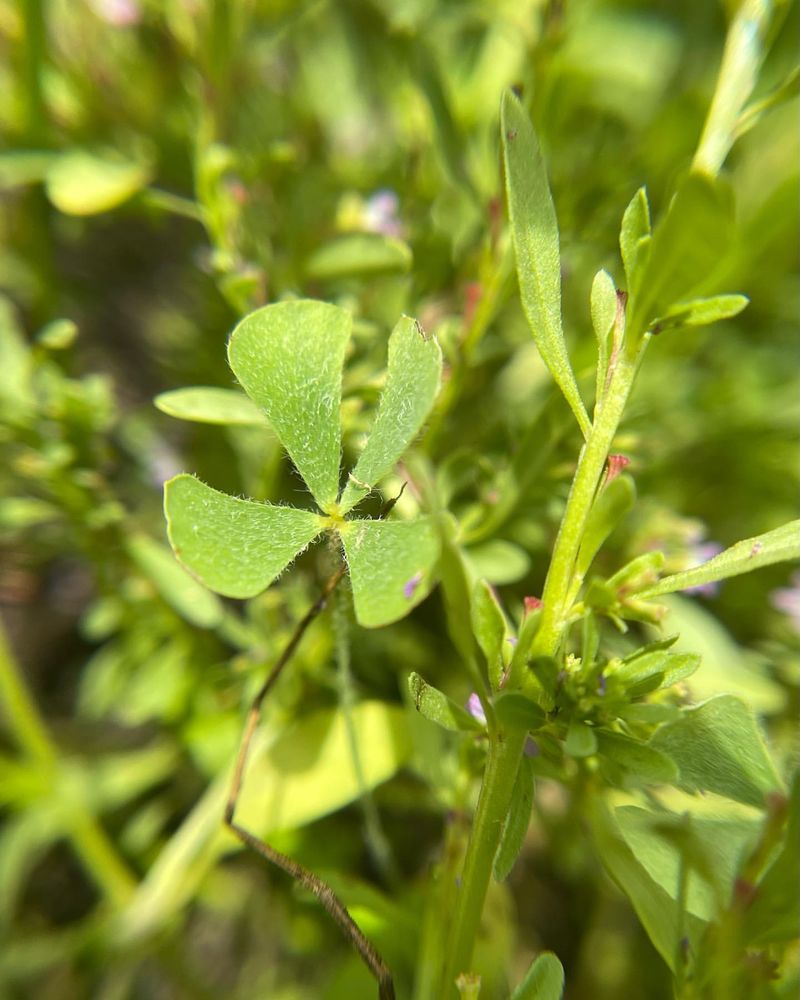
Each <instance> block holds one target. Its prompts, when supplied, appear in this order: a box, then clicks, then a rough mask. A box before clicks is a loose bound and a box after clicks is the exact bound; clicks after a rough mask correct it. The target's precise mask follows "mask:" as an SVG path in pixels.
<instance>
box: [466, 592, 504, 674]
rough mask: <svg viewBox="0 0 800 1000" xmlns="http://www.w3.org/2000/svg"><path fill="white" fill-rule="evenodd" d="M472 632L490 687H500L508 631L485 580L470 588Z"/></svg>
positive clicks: (501, 612)
mask: <svg viewBox="0 0 800 1000" xmlns="http://www.w3.org/2000/svg"><path fill="white" fill-rule="evenodd" d="M471 611H472V615H471V623H472V631H473V633H474V635H475V638H476V639H477V641H478V645H479V646H480V648H481V652H482V653H483V655H484V656H485V657H486V663H487V665H488V667H489V678H490V680H491V682H492V687H493V688H494V689H497V688H499V687H500V681H501V678H502V676H503V667H504V660H503V643H504V642H505V639H506V633H507V631H508V629H507V626H506V619H505V615H504V614H503V611H502V609H501V607H500V605H499V604H498V602H497V598H496V597H495V596H494V593H493V592H492V588H491V587H490V586H489V584H488V583H487V582H486V581H485V580H478V581H477V582H476V584H475V586H474V587H473V588H472V602H471Z"/></svg>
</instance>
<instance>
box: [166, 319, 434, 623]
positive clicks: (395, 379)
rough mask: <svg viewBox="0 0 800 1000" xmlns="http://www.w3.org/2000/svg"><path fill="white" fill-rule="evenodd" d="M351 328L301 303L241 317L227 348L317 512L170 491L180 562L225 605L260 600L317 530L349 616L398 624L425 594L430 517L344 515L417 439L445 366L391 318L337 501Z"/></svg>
mask: <svg viewBox="0 0 800 1000" xmlns="http://www.w3.org/2000/svg"><path fill="white" fill-rule="evenodd" d="M350 328H351V319H350V315H349V314H348V313H347V312H346V311H345V310H343V309H341V308H339V307H338V306H334V305H330V304H328V303H324V302H317V301H312V300H303V299H301V300H296V301H290V302H281V303H277V304H275V305H269V306H265V307H264V308H263V309H259V310H257V311H256V312H254V313H252V314H251V315H249V316H247V317H245V319H243V320H242V321H241V323H239V325H238V326H237V327H236V329H235V330H234V331H233V333H232V335H231V338H230V341H229V344H228V359H229V362H230V365H231V368H232V369H233V372H234V374H235V375H236V377H237V379H238V380H239V382H240V384H241V385H242V387H243V388H244V390H245V392H246V393H247V395H248V396H249V397H250V399H251V400H252V401H253V402H254V403H255V404H256V406H257V407H258V408H259V410H260V411H262V412H263V413H264V414H265V415H266V417H267V419H268V420H269V423H270V424H271V425H272V427H273V429H274V430H275V433H276V434H277V435H278V437H279V438H280V440H281V442H282V444H283V446H284V447H285V448H286V451H287V452H288V454H289V457H290V458H291V459H292V462H293V463H294V465H295V466H296V468H297V471H298V472H299V473H300V475H301V476H302V478H303V479H304V480H305V483H306V485H307V486H308V488H309V490H310V492H311V495H312V496H313V497H314V500H315V501H316V504H317V506H318V508H319V513H315V512H313V511H308V510H299V509H295V508H292V507H282V506H276V505H274V504H269V503H261V502H257V501H254V500H241V499H238V498H236V497H232V496H228V495H227V494H225V493H220V492H219V491H218V490H215V489H212V488H211V487H210V486H207V485H206V484H205V483H203V482H201V481H200V480H199V479H197V478H196V477H195V476H191V475H187V474H185V473H184V474H181V475H178V476H175V477H174V478H173V479H171V480H170V481H169V482H167V483H166V485H165V489H164V508H165V512H166V516H167V527H168V534H169V539H170V542H171V544H172V547H173V549H174V551H175V554H176V556H177V557H178V559H179V560H180V561H181V563H182V564H183V565H184V566H185V567H186V568H187V569H188V570H189V571H190V572H191V573H193V574H194V575H195V576H196V577H197V578H198V579H200V580H201V581H202V582H203V583H205V584H206V585H207V586H208V587H210V588H211V590H214V591H216V592H217V593H219V594H223V595H225V596H227V597H238V598H246V597H254V596H255V595H256V594H259V593H260V592H261V591H262V590H264V589H266V587H268V586H269V585H270V583H272V581H273V580H274V579H275V578H276V577H277V576H278V575H279V574H280V573H281V572H282V571H283V570H284V569H285V568H286V567H287V566H288V565H289V564H290V563H291V562H292V561H293V560H294V559H295V558H296V556H297V555H299V553H300V552H302V551H303V549H305V548H306V547H307V546H308V545H309V544H310V543H311V542H312V541H314V539H316V538H317V537H318V536H319V535H320V534H322V533H323V532H325V531H329V532H335V533H336V534H337V535H338V537H339V539H340V540H341V544H342V547H343V549H344V554H345V557H346V560H347V564H348V569H349V572H350V578H351V581H352V586H353V600H354V604H355V612H356V618H357V620H358V622H359V623H360V624H361V625H364V626H366V627H368V628H374V627H377V626H380V625H386V624H388V623H389V622H392V621H396V620H397V619H398V618H402V617H403V615H404V614H406V612H407V611H409V610H410V609H411V608H413V607H414V606H415V605H416V604H418V603H419V602H420V601H421V600H422V599H423V598H424V597H425V596H426V595H427V594H428V592H429V591H430V588H431V586H432V584H433V578H432V575H433V570H434V566H435V563H436V561H437V559H438V555H439V541H438V534H437V531H436V529H435V526H434V524H433V523H432V520H431V518H429V517H420V518H417V519H415V520H413V521H398V520H387V521H382V520H369V519H365V518H355V517H354V518H351V519H349V520H348V519H346V515H348V514H349V513H350V511H352V509H353V508H354V507H355V506H356V505H357V504H358V503H359V502H360V501H361V500H362V499H363V498H364V497H366V496H367V494H368V493H369V492H370V491H371V489H372V488H373V487H374V486H375V484H376V483H377V482H378V481H379V480H380V479H381V478H382V477H383V476H385V475H386V474H387V473H388V472H389V471H390V470H391V468H392V467H393V466H394V464H395V463H396V462H397V460H398V459H399V458H400V457H401V455H402V454H403V452H404V451H405V450H406V448H407V447H408V445H409V444H410V442H411V441H412V440H413V438H414V437H415V436H416V435H417V434H418V432H419V430H420V428H421V427H422V424H423V422H424V421H425V418H426V417H427V415H428V413H429V412H430V409H431V406H432V405H433V402H434V399H435V397H436V393H437V391H438V388H439V380H440V376H441V367H442V358H441V351H440V350H439V346H438V344H437V343H436V341H435V340H434V339H433V338H432V337H428V336H426V335H425V334H424V333H423V331H422V330H421V328H420V326H419V325H418V323H417V322H416V321H415V320H413V319H410V318H409V317H406V316H404V317H403V318H402V319H401V320H400V321H399V322H398V324H397V325H396V326H395V328H394V330H393V332H392V334H391V337H390V338H389V360H388V369H387V378H386V386H385V388H384V390H383V393H382V395H381V398H380V402H379V404H378V410H377V414H376V417H375V421H374V424H373V427H372V430H371V433H370V435H369V437H368V440H367V443H366V445H365V447H364V449H363V451H362V453H361V455H360V457H359V459H358V461H357V463H356V465H355V468H354V469H353V471H352V472H351V473H350V474H349V476H348V478H347V481H346V483H345V486H344V489H343V490H342V491H341V495H340V489H339V483H340V464H341V450H342V444H341V441H342V432H341V424H340V419H339V410H340V405H341V396H342V368H343V365H344V356H345V351H346V348H347V343H348V339H349V337H350ZM195 419H198V418H197V416H196V415H195ZM199 419H202V417H201V418H199Z"/></svg>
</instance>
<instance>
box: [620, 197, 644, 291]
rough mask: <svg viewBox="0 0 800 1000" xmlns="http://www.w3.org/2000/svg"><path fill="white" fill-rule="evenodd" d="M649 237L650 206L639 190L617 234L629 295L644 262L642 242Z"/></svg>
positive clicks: (633, 289)
mask: <svg viewBox="0 0 800 1000" xmlns="http://www.w3.org/2000/svg"><path fill="white" fill-rule="evenodd" d="M649 237H650V205H649V203H648V201H647V191H646V190H645V189H644V188H639V190H638V191H637V192H636V194H635V195H634V196H633V198H631V201H630V204H629V205H628V207H627V208H626V209H625V214H624V215H623V216H622V227H621V228H620V232H619V249H620V253H621V254H622V263H623V265H624V266H625V277H626V279H627V282H628V292H629V293H631V294H632V293H633V292H634V291H635V289H636V285H637V271H638V270H640V268H641V266H642V265H643V264H644V262H645V261H644V258H645V256H646V254H645V253H643V252H642V248H643V247H644V246H645V245H647V244H646V243H643V242H642V241H649Z"/></svg>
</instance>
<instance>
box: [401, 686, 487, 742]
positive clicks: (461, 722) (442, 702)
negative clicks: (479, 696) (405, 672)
mask: <svg viewBox="0 0 800 1000" xmlns="http://www.w3.org/2000/svg"><path fill="white" fill-rule="evenodd" d="M408 689H409V691H410V692H411V695H412V697H413V699H414V705H415V707H416V709H417V711H418V712H419V714H420V715H422V716H423V717H424V718H426V719H427V720H428V721H429V722H435V723H436V725H437V726H441V727H442V729H447V730H449V731H450V732H454V733H460V732H473V733H474V732H483V731H484V729H485V727H484V725H483V724H482V723H481V722H479V721H478V720H477V719H476V718H474V717H473V716H471V715H470V714H469V712H468V711H466V709H464V708H462V707H461V706H460V705H457V704H456V703H455V702H454V701H453V700H452V699H451V698H448V697H447V695H446V694H444V692H442V691H440V690H439V689H438V688H435V687H434V686H433V685H432V684H429V683H428V682H427V681H426V680H425V679H424V678H423V677H420V675H419V674H417V673H414V672H413V671H412V673H411V674H410V675H409V678H408Z"/></svg>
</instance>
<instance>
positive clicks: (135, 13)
mask: <svg viewBox="0 0 800 1000" xmlns="http://www.w3.org/2000/svg"><path fill="white" fill-rule="evenodd" d="M92 9H93V10H94V12H95V14H97V16H98V17H99V18H100V19H101V20H102V21H105V22H106V24H110V25H111V27H112V28H130V27H132V26H133V25H134V24H138V23H139V21H141V19H142V10H141V7H140V6H139V2H138V0H92Z"/></svg>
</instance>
